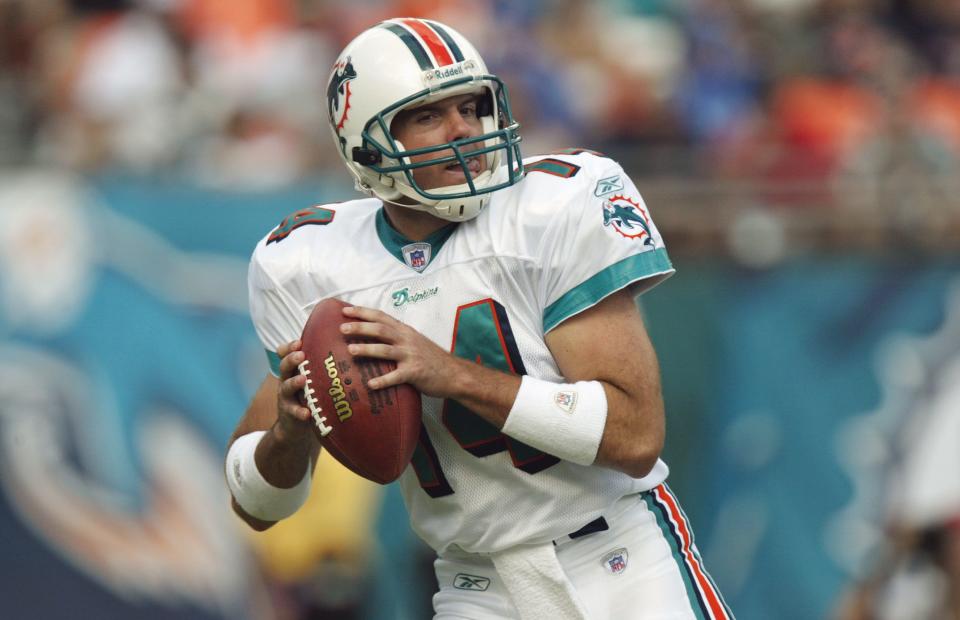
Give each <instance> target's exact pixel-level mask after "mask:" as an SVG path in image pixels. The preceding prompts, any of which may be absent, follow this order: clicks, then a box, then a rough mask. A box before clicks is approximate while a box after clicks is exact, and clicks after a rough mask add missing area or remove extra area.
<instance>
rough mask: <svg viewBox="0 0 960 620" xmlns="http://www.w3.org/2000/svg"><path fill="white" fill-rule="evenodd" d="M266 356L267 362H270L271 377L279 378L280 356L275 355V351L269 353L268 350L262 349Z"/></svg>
mask: <svg viewBox="0 0 960 620" xmlns="http://www.w3.org/2000/svg"><path fill="white" fill-rule="evenodd" d="M264 351H265V352H266V354H267V361H268V362H270V372H271V373H273V376H274V377H276V378H278V379H279V378H280V356H279V355H277V353H276V351H271V350H270V349H264Z"/></svg>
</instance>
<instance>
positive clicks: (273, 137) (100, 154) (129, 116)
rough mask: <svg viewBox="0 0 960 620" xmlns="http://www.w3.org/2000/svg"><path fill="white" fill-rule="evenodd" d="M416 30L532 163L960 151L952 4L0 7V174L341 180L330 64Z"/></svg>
mask: <svg viewBox="0 0 960 620" xmlns="http://www.w3.org/2000/svg"><path fill="white" fill-rule="evenodd" d="M402 15H408V16H420V17H431V18H435V19H439V20H441V21H444V22H446V23H449V24H450V25H452V26H454V27H455V28H458V29H459V30H461V31H462V32H463V33H464V34H465V35H466V36H467V37H468V38H470V39H471V40H473V41H474V42H475V43H476V45H477V47H478V48H479V49H480V50H481V52H482V53H483V54H484V56H485V57H486V59H487V62H488V64H489V65H490V67H491V69H492V70H493V71H494V72H496V73H498V74H500V75H501V76H502V77H504V78H505V80H506V82H507V83H508V85H509V86H510V87H511V89H512V90H511V94H512V98H513V101H514V106H515V108H516V109H515V112H516V116H517V117H518V118H519V119H520V121H521V123H523V124H524V127H525V129H524V136H525V137H524V139H525V142H526V144H525V148H524V152H525V154H534V153H538V152H545V151H549V150H551V149H555V148H562V147H568V146H583V147H588V148H592V149H596V150H601V151H604V152H607V153H609V154H611V155H613V156H615V157H617V158H618V159H620V160H621V161H622V162H623V163H624V164H625V165H626V166H627V168H628V169H629V170H631V172H632V173H633V174H638V175H642V174H645V173H649V174H652V175H656V174H664V175H675V176H677V177H683V176H684V175H696V176H697V177H698V178H704V177H713V176H717V177H721V178H725V179H727V178H733V179H737V178H762V179H767V180H771V181H774V182H776V183H777V184H779V185H778V186H779V187H783V186H784V184H787V185H789V184H790V183H803V182H805V181H808V180H811V179H821V178H823V177H824V176H825V175H836V174H837V173H838V172H839V173H841V175H842V178H847V179H853V180H855V181H857V182H858V183H860V182H861V181H862V180H864V179H873V178H877V177H889V176H891V175H893V176H896V175H897V174H903V173H907V174H909V173H910V171H911V170H913V169H915V168H918V167H919V168H922V169H923V170H926V171H928V172H931V173H933V174H934V175H937V174H939V175H940V176H939V177H937V178H942V179H944V180H945V182H947V181H950V180H951V179H950V177H951V176H952V172H951V171H952V170H953V169H954V168H955V167H956V164H957V155H958V153H960V3H957V2H946V1H942V0H601V1H596V2H586V1H582V0H527V1H524V2H517V1H510V0H0V163H2V164H22V163H42V164H51V165H60V166H66V167H68V168H70V169H76V170H81V171H88V172H95V171H102V170H105V169H107V170H118V169H119V170H123V171H132V172H137V173H139V172H144V173H151V174H168V173H174V174H182V175H187V176H189V177H195V178H196V179H198V180H199V181H202V182H205V183H210V184H214V185H218V186H224V187H228V188H235V189H257V188H269V187H274V186H281V185H283V184H286V183H290V182H292V181H295V180H297V179H299V178H303V177H304V176H310V175H316V174H318V173H323V172H324V171H325V170H332V167H333V166H336V165H337V162H336V161H334V160H333V159H332V157H333V153H334V151H333V149H331V148H329V146H330V136H329V131H328V129H327V128H326V126H325V120H324V115H325V107H324V97H323V92H324V87H325V86H326V84H325V82H326V80H327V78H328V74H329V68H330V67H331V64H332V61H333V59H334V57H335V55H336V54H337V53H338V51H339V50H340V49H341V47H342V46H343V45H344V44H345V43H346V42H347V41H349V40H350V39H351V38H352V37H353V36H354V35H356V34H357V33H358V32H360V31H361V30H362V29H364V28H366V27H368V26H370V25H371V24H374V23H376V22H377V21H379V20H381V19H383V18H386V17H391V16H402ZM945 191H946V190H945Z"/></svg>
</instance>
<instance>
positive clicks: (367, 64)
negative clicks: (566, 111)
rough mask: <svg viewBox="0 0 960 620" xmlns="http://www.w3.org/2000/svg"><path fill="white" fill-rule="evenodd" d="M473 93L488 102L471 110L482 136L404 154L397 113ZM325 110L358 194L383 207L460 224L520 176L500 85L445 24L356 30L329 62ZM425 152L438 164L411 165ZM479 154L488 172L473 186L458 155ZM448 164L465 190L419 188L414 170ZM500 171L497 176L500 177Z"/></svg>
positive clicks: (513, 127)
mask: <svg viewBox="0 0 960 620" xmlns="http://www.w3.org/2000/svg"><path fill="white" fill-rule="evenodd" d="M477 92H478V93H481V94H485V95H486V96H482V97H481V98H480V101H479V102H478V105H477V108H478V116H479V117H480V121H481V124H482V127H483V133H482V135H479V136H476V137H468V138H462V139H458V140H454V141H452V142H446V143H442V144H437V145H436V146H431V147H427V148H420V149H413V150H406V149H405V147H404V146H403V144H401V143H400V142H399V141H398V140H397V139H396V138H394V137H393V135H391V133H390V123H391V121H392V120H393V118H394V117H395V116H396V114H397V113H398V112H399V111H400V110H403V109H406V108H411V107H416V106H418V105H422V104H424V103H428V102H431V101H435V100H438V99H444V98H446V97H451V96H454V95H462V94H466V93H477ZM327 104H328V109H329V112H330V126H331V129H332V130H333V135H334V139H335V140H336V143H337V149H338V151H339V153H340V156H341V157H342V158H343V161H344V163H346V165H347V168H348V169H349V170H350V172H351V173H352V174H353V176H354V177H355V179H356V183H357V188H358V189H359V190H360V191H363V192H365V193H367V194H371V195H374V196H376V197H378V198H380V199H381V200H384V201H388V202H393V203H396V204H400V205H402V206H404V207H409V208H414V209H420V210H424V211H428V212H429V213H432V214H434V215H436V216H437V217H441V218H443V219H446V220H451V221H462V220H468V219H471V218H473V217H476V216H477V214H478V213H480V211H481V210H482V209H483V208H484V207H485V206H486V205H487V203H488V202H489V200H490V195H491V192H495V191H497V190H499V189H503V188H505V187H508V186H510V185H513V184H514V183H516V182H517V181H519V180H520V179H521V178H522V176H523V163H522V161H521V156H520V147H519V142H520V134H519V131H518V130H519V128H520V125H519V124H518V123H517V122H516V121H515V120H514V119H513V115H512V114H511V111H510V103H509V101H508V98H507V87H506V86H505V85H504V84H503V82H502V81H500V79H499V78H498V77H496V76H495V75H490V74H489V73H488V72H487V66H486V64H485V63H484V62H483V59H482V58H481V57H480V54H479V53H477V50H476V49H474V47H473V45H471V44H470V42H469V41H467V40H466V39H465V38H464V37H463V35H461V34H460V33H459V32H457V31H455V30H454V29H453V28H450V27H449V26H444V25H443V24H440V23H438V22H435V21H429V20H424V19H411V18H400V19H391V20H388V21H385V22H382V23H380V24H378V25H377V26H374V27H373V28H370V29H368V30H366V31H364V32H363V33H361V34H360V35H359V36H358V37H357V38H355V39H354V40H353V41H351V42H350V44H349V45H347V47H346V48H345V49H344V50H343V52H341V54H340V57H339V58H338V59H337V62H336V64H335V65H334V68H333V73H332V74H331V76H330V85H329V87H328V88H327ZM478 144H479V146H477V145H478ZM444 151H446V153H445V154H444V153H443V152H444ZM429 153H436V154H437V156H436V157H432V158H430V159H428V160H426V161H419V162H416V163H413V162H411V161H410V157H411V156H417V155H424V154H429ZM480 153H485V154H486V162H487V168H486V169H485V170H482V171H481V172H480V173H479V174H478V175H477V176H476V177H473V178H471V177H472V175H471V174H470V171H469V169H468V164H467V160H466V157H469V156H472V155H477V154H480ZM451 163H459V164H460V166H461V167H462V168H463V172H464V175H465V177H466V179H467V182H466V183H463V184H460V185H451V186H447V187H439V188H432V189H424V188H422V187H420V186H419V185H418V184H417V182H416V180H415V179H414V178H413V171H414V170H416V169H417V168H421V167H425V166H432V165H436V164H447V165H449V164H451ZM501 166H505V172H506V173H505V174H502V173H498V170H499V169H500V167H501Z"/></svg>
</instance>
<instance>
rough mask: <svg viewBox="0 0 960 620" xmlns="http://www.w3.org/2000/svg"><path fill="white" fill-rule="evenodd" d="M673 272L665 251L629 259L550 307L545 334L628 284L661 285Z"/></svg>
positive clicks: (562, 297) (612, 266) (569, 293)
mask: <svg viewBox="0 0 960 620" xmlns="http://www.w3.org/2000/svg"><path fill="white" fill-rule="evenodd" d="M673 271H674V269H673V265H672V264H671V263H670V257H669V256H667V250H666V249H665V248H657V249H656V250H651V251H648V252H643V253H642V254H634V255H632V256H628V257H627V258H625V259H623V260H621V261H619V262H616V263H614V264H612V265H610V266H609V267H607V268H606V269H604V270H603V271H600V272H599V273H597V274H595V275H593V276H592V277H590V278H588V279H587V280H585V281H584V282H582V283H580V284H579V285H577V286H575V287H574V288H572V289H570V290H569V291H567V292H566V293H564V294H563V296H561V297H560V298H559V299H558V300H556V301H555V302H553V303H552V304H550V305H549V306H547V307H546V309H545V310H544V311H543V333H547V332H549V331H550V330H551V329H553V328H554V327H556V326H557V325H559V324H560V323H562V322H563V321H565V320H567V319H568V318H570V317H571V316H573V315H574V314H578V313H580V312H583V311H584V310H586V309H587V308H589V307H591V306H594V305H596V304H597V303H598V302H599V301H601V300H602V299H604V298H606V297H607V296H608V295H610V294H611V293H615V292H616V291H619V290H620V289H622V288H623V287H625V286H627V285H628V284H632V283H634V282H636V281H637V280H643V279H645V278H651V277H653V276H661V277H659V278H657V280H656V282H655V284H659V283H660V282H662V281H663V280H664V279H666V276H667V275H670V274H672V273H673ZM650 288H652V287H647V288H646V289H645V290H649V289H650Z"/></svg>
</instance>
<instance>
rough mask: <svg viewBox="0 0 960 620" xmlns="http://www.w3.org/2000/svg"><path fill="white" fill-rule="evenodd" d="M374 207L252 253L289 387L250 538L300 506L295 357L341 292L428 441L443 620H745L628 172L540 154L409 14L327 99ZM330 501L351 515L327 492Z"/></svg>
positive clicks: (578, 154) (269, 418) (415, 518)
mask: <svg viewBox="0 0 960 620" xmlns="http://www.w3.org/2000/svg"><path fill="white" fill-rule="evenodd" d="M327 101H328V111H329V117H330V125H331V128H332V130H333V137H334V140H335V145H336V149H337V151H338V153H339V155H340V157H341V158H342V159H343V161H344V163H345V164H346V166H347V169H348V170H349V171H350V173H351V174H352V175H353V177H354V179H355V181H356V186H357V188H358V189H359V190H360V191H362V192H363V193H364V194H366V195H367V196H368V197H367V198H364V199H360V200H353V201H349V202H344V203H340V204H333V205H324V206H322V207H314V208H311V209H307V210H303V211H300V212H297V213H295V214H294V215H292V216H291V217H289V218H288V219H287V220H285V221H284V223H283V224H281V226H279V227H278V228H277V229H275V230H274V231H272V232H271V233H270V234H269V235H268V236H266V237H265V238H264V239H263V240H262V241H261V242H260V243H259V244H258V245H257V247H256V249H255V251H254V253H253V257H252V260H251V264H250V275H249V285H250V308H251V314H252V317H253V321H254V324H255V326H256V329H257V333H258V334H259V336H260V338H261V339H262V341H263V343H264V345H265V347H266V350H267V353H268V357H270V359H271V363H272V370H273V372H272V373H271V374H268V376H267V378H266V379H265V381H264V382H263V384H262V385H261V387H260V389H259V391H258V392H257V394H256V395H255V396H254V398H253V401H252V403H251V405H250V407H249V409H248V411H247V412H246V414H245V415H244V417H243V419H242V420H241V421H240V423H239V425H238V427H237V429H236V431H235V433H234V436H233V440H232V442H231V446H230V449H229V453H228V455H227V478H228V482H229V486H230V490H231V492H232V494H233V506H234V509H235V510H236V512H237V513H238V514H239V515H240V516H241V517H242V518H243V519H244V520H245V521H247V522H248V523H249V524H250V525H251V526H252V527H254V528H256V529H263V528H266V527H269V526H270V525H271V524H272V523H273V522H276V521H277V520H279V519H282V518H285V517H286V516H288V515H290V514H291V513H293V512H294V511H295V510H296V509H297V507H298V506H299V505H300V504H301V503H302V502H303V501H304V497H305V494H306V493H307V489H308V487H309V484H310V476H311V467H312V463H314V462H316V457H317V454H318V451H319V444H318V441H317V439H316V438H315V435H314V433H313V432H312V430H311V424H312V423H313V422H312V419H311V416H310V413H309V411H308V410H307V409H306V408H305V407H304V406H303V405H302V404H301V402H300V400H299V398H298V395H299V394H300V393H301V392H302V391H303V388H304V384H305V377H304V376H302V375H300V374H299V373H298V371H297V366H298V364H299V363H300V362H301V361H303V359H304V356H303V353H302V352H301V351H300V350H299V349H300V342H299V341H298V340H297V338H298V336H299V334H300V333H301V330H302V329H303V325H304V323H305V322H306V319H307V317H308V315H309V312H310V310H311V309H312V307H313V306H314V305H315V304H316V303H317V302H318V301H319V300H321V299H324V298H329V297H337V298H340V299H342V300H344V301H346V302H347V303H349V304H352V306H351V307H349V308H347V309H345V310H344V314H345V315H346V317H347V319H353V320H347V321H346V322H345V324H344V326H343V328H342V329H343V331H344V333H346V334H349V335H351V336H363V337H369V338H372V339H374V340H375V341H376V342H375V343H371V344H354V345H351V353H353V354H354V355H357V356H369V357H375V358H383V359H388V360H393V361H395V362H396V363H397V367H396V369H395V370H394V371H392V372H389V373H387V374H385V375H383V376H380V377H376V378H373V379H371V380H370V382H369V385H370V387H371V388H373V389H382V388H386V387H388V386H392V385H396V384H399V383H409V384H410V385H412V386H414V387H415V388H416V389H417V390H419V391H420V392H421V393H422V395H423V412H422V413H423V417H422V420H423V427H422V431H421V439H420V443H419V445H418V447H417V451H416V452H415V454H414V457H413V460H412V462H411V464H410V466H409V467H408V468H407V470H406V471H405V472H404V474H403V475H402V476H401V478H400V481H399V483H400V485H401V488H402V491H403V495H404V499H405V502H406V505H407V509H408V511H409V513H410V518H411V523H412V525H413V528H414V529H415V531H416V532H417V533H418V534H419V535H420V536H421V537H422V538H423V539H424V540H425V541H426V542H427V543H428V544H429V545H430V546H432V547H433V548H434V549H435V550H436V552H437V556H438V557H437V560H436V563H435V568H436V574H437V580H438V583H439V592H438V593H437V594H436V595H435V596H434V610H435V613H436V617H437V618H472V619H486V618H490V619H493V618H497V619H503V618H523V619H525V620H526V619H534V618H535V619H542V618H552V619H554V620H558V619H561V618H562V619H566V618H618V619H625V618H723V619H725V618H730V617H732V615H731V614H730V612H729V610H728V609H727V607H726V605H725V603H724V601H723V599H722V598H721V596H720V594H719V592H718V591H717V589H716V587H715V586H714V584H713V582H712V580H711V578H710V576H709V575H708V574H707V572H706V570H705V568H704V566H703V562H702V560H701V558H700V555H699V552H698V551H697V548H696V545H695V544H694V540H693V533H692V530H691V528H690V525H689V523H688V521H687V519H686V517H685V516H684V514H683V511H682V510H681V508H680V505H679V503H678V502H677V500H676V498H675V497H674V496H673V495H672V493H671V492H670V490H669V489H668V488H667V486H666V484H665V483H664V481H665V479H666V477H667V466H666V465H665V464H664V463H663V461H662V460H660V458H659V457H660V451H661V449H662V447H663V441H664V413H663V402H662V397H661V393H660V380H659V370H658V365H657V359H656V356H655V353H654V350H653V347H652V346H651V343H650V340H649V338H648V336H647V333H646V331H645V328H644V324H643V321H642V319H641V317H640V315H639V312H638V309H637V306H636V304H635V301H634V300H635V297H636V296H637V295H639V294H641V293H643V292H645V291H647V290H649V289H651V288H652V287H654V286H655V285H657V284H658V283H660V282H662V281H663V280H664V279H665V278H667V277H668V276H670V275H671V274H672V273H673V267H672V266H671V263H670V260H669V258H668V256H667V253H666V250H665V248H664V244H663V240H662V238H661V236H660V234H659V232H658V231H657V228H656V226H655V225H654V223H653V220H652V219H651V217H650V212H649V211H648V209H647V206H646V205H645V204H644V202H643V199H642V198H641V197H640V194H639V193H638V191H637V189H636V187H635V186H634V184H633V183H632V182H631V180H630V179H629V178H628V177H627V175H626V174H625V173H624V171H623V170H622V169H621V167H620V166H619V165H618V164H617V163H615V162H614V161H611V160H610V159H607V158H605V157H603V156H602V155H600V154H598V153H594V152H590V151H585V150H569V151H564V152H562V153H556V154H551V155H549V156H539V157H532V158H528V159H522V158H521V155H520V149H519V144H520V134H519V124H518V123H517V121H516V120H515V119H514V118H513V115H512V112H511V109H510V102H509V99H508V96H507V88H506V86H505V85H504V84H503V83H502V82H501V81H500V79H499V78H497V77H496V76H494V75H491V74H490V73H489V72H488V71H487V67H486V65H485V64H484V62H483V59H482V58H481V57H480V55H479V54H478V53H477V51H476V50H475V49H474V47H473V46H472V45H471V44H470V43H469V42H468V41H467V40H466V39H465V38H464V37H463V36H462V35H460V34H459V33H458V32H456V31H455V30H454V29H452V28H450V27H449V26H445V25H443V24H440V23H437V22H434V21H428V20H420V19H392V20H388V21H385V22H383V23H380V24H378V25H376V26H374V27H372V28H370V29H368V30H366V31H365V32H363V33H361V34H360V35H359V36H358V37H357V38H356V39H354V40H353V41H352V42H351V43H350V44H349V45H347V47H346V48H345V49H344V50H343V52H342V53H341V55H340V57H339V59H338V60H337V62H336V65H335V66H334V69H333V73H332V75H331V79H330V83H329V88H328V90H327ZM329 501H331V502H334V501H336V498H329Z"/></svg>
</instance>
